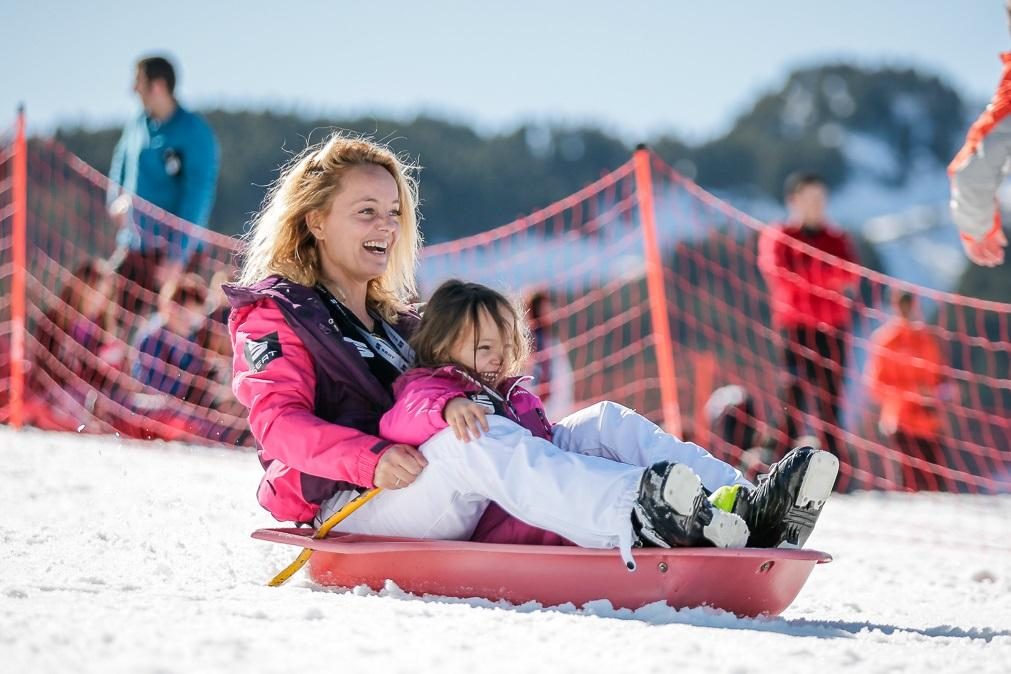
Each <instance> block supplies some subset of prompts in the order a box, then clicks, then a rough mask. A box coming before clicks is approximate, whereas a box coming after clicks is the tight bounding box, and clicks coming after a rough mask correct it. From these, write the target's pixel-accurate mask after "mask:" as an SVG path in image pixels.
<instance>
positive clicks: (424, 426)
mask: <svg viewBox="0 0 1011 674" xmlns="http://www.w3.org/2000/svg"><path fill="white" fill-rule="evenodd" d="M465 395H466V394H465V393H464V392H463V390H462V389H461V388H460V387H459V386H455V385H454V383H453V381H452V379H450V378H447V377H440V376H428V377H425V376H422V377H418V378H416V379H413V380H412V381H410V382H408V383H407V385H406V386H404V387H403V389H401V390H400V391H399V392H398V394H397V401H396V402H395V403H394V404H393V408H392V409H390V411H388V412H387V413H386V414H384V415H383V418H382V419H380V420H379V432H380V433H381V434H382V436H383V437H384V438H388V439H389V440H392V441H393V442H402V443H404V444H408V445H413V446H414V447H417V446H418V445H420V444H421V443H423V442H425V441H426V440H428V439H429V438H431V437H432V436H433V435H435V434H436V433H438V432H439V431H441V430H442V429H443V428H446V427H447V426H448V425H449V424H447V423H446V420H445V419H444V418H443V416H442V412H443V410H445V409H446V405H447V404H449V401H450V400H452V399H453V398H462V397H464V396H465Z"/></svg>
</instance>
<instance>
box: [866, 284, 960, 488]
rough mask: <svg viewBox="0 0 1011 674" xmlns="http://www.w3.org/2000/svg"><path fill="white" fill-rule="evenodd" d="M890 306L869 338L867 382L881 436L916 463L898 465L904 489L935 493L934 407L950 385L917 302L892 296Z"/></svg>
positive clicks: (937, 445) (938, 424)
mask: <svg viewBox="0 0 1011 674" xmlns="http://www.w3.org/2000/svg"><path fill="white" fill-rule="evenodd" d="M893 305H894V307H895V315H894V316H893V317H892V318H891V319H889V320H888V321H887V322H886V323H885V324H884V325H882V326H881V327H880V328H878V329H877V330H875V331H874V333H873V334H872V335H871V338H870V345H871V346H870V359H869V361H868V364H867V382H868V386H869V388H870V391H871V395H872V396H873V397H874V398H875V400H877V401H878V403H880V405H881V416H880V418H879V421H878V428H879V429H880V431H881V434H882V435H884V436H885V437H887V438H888V440H889V442H890V444H891V445H892V446H893V447H894V448H895V449H896V450H898V451H899V452H901V453H903V454H905V455H906V456H908V457H911V458H913V459H918V460H919V461H918V462H903V466H902V472H903V481H904V483H905V486H906V488H907V489H910V490H915V491H919V490H922V489H930V490H937V489H940V488H942V487H943V486H944V481H943V480H939V479H938V477H937V475H936V474H935V471H934V470H933V469H932V467H931V466H944V465H945V453H944V448H943V447H942V445H941V442H940V439H939V437H938V436H939V434H940V432H941V430H942V426H943V419H942V415H941V411H940V408H939V405H940V404H941V400H942V399H950V397H951V393H952V386H951V384H950V383H948V382H946V380H945V377H944V374H943V368H944V366H945V362H944V356H943V355H942V353H941V347H940V345H939V344H938V342H937V339H936V338H935V337H934V336H933V335H932V334H931V333H930V331H929V329H928V328H927V326H926V325H925V324H924V323H923V321H922V320H921V318H920V314H919V308H918V306H917V301H916V297H915V296H914V295H913V294H912V293H908V292H901V293H897V294H896V296H895V297H894V299H893ZM928 464H929V465H928Z"/></svg>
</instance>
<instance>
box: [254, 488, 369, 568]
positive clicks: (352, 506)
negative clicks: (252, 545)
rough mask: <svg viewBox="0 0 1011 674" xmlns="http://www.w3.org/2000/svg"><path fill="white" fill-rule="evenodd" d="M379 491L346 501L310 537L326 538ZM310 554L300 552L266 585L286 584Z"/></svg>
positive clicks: (303, 551)
mask: <svg viewBox="0 0 1011 674" xmlns="http://www.w3.org/2000/svg"><path fill="white" fill-rule="evenodd" d="M381 491H382V489H380V488H379V487H376V488H374V489H369V490H368V491H367V492H365V493H364V494H361V495H360V496H356V497H355V498H353V499H351V500H350V501H348V502H347V503H346V504H344V507H343V508H341V509H340V510H338V511H337V512H335V513H334V514H333V515H330V517H328V518H326V521H325V522H323V524H321V525H320V527H319V529H317V530H316V533H314V534H313V535H312V537H313V539H315V540H319V539H320V538H326V535H327V534H328V533H330V530H331V529H333V528H334V527H335V526H337V525H338V524H340V523H341V522H343V521H344V520H345V519H346V518H347V516H348V515H350V514H351V513H353V512H354V511H356V510H358V509H359V508H361V507H362V506H363V505H365V504H366V503H368V502H369V501H370V500H371V499H372V497H374V496H375V495H376V494H378V493H379V492H381ZM312 553H313V550H312V548H304V549H303V550H302V552H301V553H299V555H298V557H296V558H295V561H294V562H292V563H291V564H289V565H288V566H286V567H284V569H282V570H281V572H280V573H279V574H277V575H276V576H274V577H273V578H272V579H271V581H270V582H269V583H267V585H269V586H270V587H280V586H281V585H284V584H285V583H286V582H288V579H289V578H291V577H292V576H294V575H295V574H296V573H297V572H298V570H299V569H301V568H302V567H303V566H305V563H306V562H308V561H309V558H310V557H312Z"/></svg>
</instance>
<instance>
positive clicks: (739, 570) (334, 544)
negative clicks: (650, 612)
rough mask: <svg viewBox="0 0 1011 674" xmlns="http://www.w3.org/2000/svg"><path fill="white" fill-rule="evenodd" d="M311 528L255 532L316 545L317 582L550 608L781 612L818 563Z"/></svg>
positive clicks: (821, 558)
mask: <svg viewBox="0 0 1011 674" xmlns="http://www.w3.org/2000/svg"><path fill="white" fill-rule="evenodd" d="M311 536H312V530H311V529H259V530H257V531H255V532H253V538H257V539H260V540H264V541H270V542H273V543H284V544H287V545H293V546H296V547H299V548H312V549H313V550H315V552H314V553H313V555H312V557H311V558H310V559H309V576H310V578H311V579H312V580H313V581H315V582H316V583H318V584H320V585H325V586H340V587H349V588H350V587H356V586H358V585H368V586H369V587H371V588H372V589H373V590H380V589H382V587H383V584H384V582H385V581H386V580H387V579H389V580H392V581H393V582H395V583H396V584H397V585H398V586H399V587H400V588H401V589H402V590H404V591H406V592H410V593H412V594H417V595H425V594H434V595H442V596H448V597H460V598H470V597H481V598H484V599H488V600H491V601H498V600H500V599H504V600H506V601H508V602H511V603H513V604H522V603H525V602H528V601H536V602H539V603H540V604H542V605H544V606H557V605H559V604H565V603H569V602H571V603H572V604H574V605H576V606H582V605H584V604H586V603H587V602H590V601H593V600H597V599H607V600H609V601H610V602H611V604H612V605H613V606H614V607H615V608H627V609H632V610H634V609H637V608H640V607H642V606H645V605H646V604H651V603H653V602H657V601H663V602H666V603H667V604H668V605H669V606H671V607H673V608H686V607H691V606H711V607H714V608H719V609H723V610H725V611H730V612H732V613H735V614H737V615H741V616H757V615H761V614H765V615H778V614H779V613H781V612H782V611H783V610H784V609H785V608H786V607H787V606H789V605H790V602H792V601H793V600H794V599H795V598H796V596H797V594H798V593H799V592H800V590H801V588H802V587H804V583H805V582H807V578H808V576H810V575H811V571H812V570H813V569H814V567H815V565H816V564H824V563H826V562H830V561H832V557H831V555H828V554H827V553H824V552H818V551H817V550H790V549H782V548H777V549H760V548H741V549H734V550H728V549H718V548H676V549H663V548H641V549H639V548H637V549H635V550H633V555H634V557H635V560H636V563H637V564H638V569H637V570H636V571H635V572H634V573H632V572H629V571H628V570H627V569H626V568H625V565H624V564H623V563H622V561H621V557H620V556H619V555H618V552H617V550H590V549H587V548H578V547H573V546H548V545H543V546H542V545H502V544H492V543H472V542H469V541H433V540H418V539H412V538H388V537H379V536H363V535H360V534H331V535H330V536H328V537H327V538H323V539H320V540H313V539H312V538H311Z"/></svg>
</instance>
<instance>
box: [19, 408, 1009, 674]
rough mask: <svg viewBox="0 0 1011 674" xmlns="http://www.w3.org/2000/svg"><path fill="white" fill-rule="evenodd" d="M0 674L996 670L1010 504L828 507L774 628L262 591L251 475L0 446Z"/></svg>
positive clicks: (890, 499)
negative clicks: (820, 553)
mask: <svg viewBox="0 0 1011 674" xmlns="http://www.w3.org/2000/svg"><path fill="white" fill-rule="evenodd" d="M0 459H2V463H0V466H2V467H0V476H2V487H0V569H2V572H3V573H2V576H0V671H3V672H11V673H12V674H13V673H20V672H32V673H33V674H41V673H43V672H131V673H138V672H152V673H154V672H159V673H166V672H187V673H189V672H221V671H238V672H285V673H287V674H291V673H292V672H309V673H315V672H326V671H352V670H351V669H350V668H354V671H368V672H382V673H386V672H412V673H415V674H416V673H419V672H438V673H439V674H449V673H451V672H468V673H477V672H482V673H483V672H510V673H519V672H530V671H534V672H539V671H549V672H553V673H558V672H581V673H586V672H607V673H609V674H611V673H618V672H639V673H646V672H664V673H668V672H669V673H683V672H705V673H706V674H715V673H717V672H759V671H766V672H768V671H773V672H776V674H785V673H788V672H804V673H810V672H812V671H819V672H832V671H842V672H871V671H874V672H881V671H895V672H903V671H909V672H919V671H924V670H927V669H928V668H929V669H931V670H933V671H935V672H972V673H973V674H981V673H983V672H1007V671H1009V668H1011V540H1009V537H1008V533H1009V531H1011V524H1009V522H1011V496H1006V495H1005V496H991V497H974V496H956V495H950V494H939V495H906V494H877V493H874V494H858V495H850V496H841V495H836V496H834V497H833V499H832V500H831V501H830V502H829V504H828V505H827V506H826V509H825V511H824V513H823V515H822V520H821V523H820V525H819V528H818V529H817V530H816V531H815V533H814V535H813V536H812V538H811V541H810V544H811V547H816V548H819V549H822V550H826V551H828V552H831V553H832V554H833V555H834V556H835V561H834V562H833V563H831V564H828V565H824V566H820V567H818V568H816V569H815V571H814V573H813V574H812V576H811V579H810V580H809V581H808V584H807V586H806V587H805V588H804V590H803V591H802V592H801V594H800V596H799V597H798V598H797V600H796V602H794V604H793V606H791V607H790V608H789V609H788V610H787V611H786V612H785V613H784V614H783V616H781V617H778V618H759V619H740V618H737V617H735V616H733V615H730V614H725V613H720V612H717V611H713V610H711V609H706V608H696V609H687V610H681V611H674V610H672V609H670V608H668V607H666V606H663V605H651V606H647V607H645V608H643V609H640V610H639V611H636V612H635V613H632V612H629V611H615V610H613V609H611V607H610V606H609V605H608V604H606V603H603V602H598V603H593V604H590V605H587V606H586V607H574V606H562V607H555V608H544V607H541V606H537V605H523V606H508V605H502V604H491V603H489V602H486V601H481V600H469V601H463V600H446V599H439V598H434V597H425V598H417V597H411V596H407V595H405V594H404V593H402V592H401V591H400V590H399V589H398V588H396V587H395V586H390V587H388V588H387V589H386V590H384V591H382V592H380V593H374V592H372V591H370V590H368V589H364V588H359V589H353V590H349V591H344V590H341V591H330V590H323V589H320V588H317V587H314V586H313V585H312V584H311V583H309V582H308V581H307V580H306V578H305V576H304V575H299V576H297V577H296V578H295V579H294V580H293V581H292V582H290V583H289V584H288V585H287V586H285V587H283V588H280V589H271V588H267V587H265V586H264V583H265V582H266V580H267V579H268V578H270V577H271V576H272V575H273V573H274V572H276V571H277V570H279V569H280V568H281V567H283V566H284V565H285V564H286V563H288V562H289V561H290V560H291V559H292V557H293V554H294V552H295V551H294V550H293V549H291V548H282V547H274V546H271V545H269V544H266V543H261V542H258V541H253V540H251V539H250V538H249V537H248V534H249V532H250V531H251V530H253V529H254V528H257V527H261V526H269V525H271V524H272V520H271V519H270V518H269V516H268V515H266V513H264V512H262V511H261V510H260V509H259V506H257V504H256V502H255V498H254V492H255V488H256V484H257V481H258V479H259V475H260V468H259V466H258V464H257V461H256V459H255V457H254V456H253V455H251V454H248V453H239V452H231V453H230V452H224V451H218V450H208V449H205V448H199V447H187V446H182V445H163V444H152V443H127V442H122V441H119V440H116V439H108V438H98V437H92V436H74V435H60V434H44V433H39V432H31V431H27V432H22V433H13V432H11V431H10V430H8V429H6V428H0Z"/></svg>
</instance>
